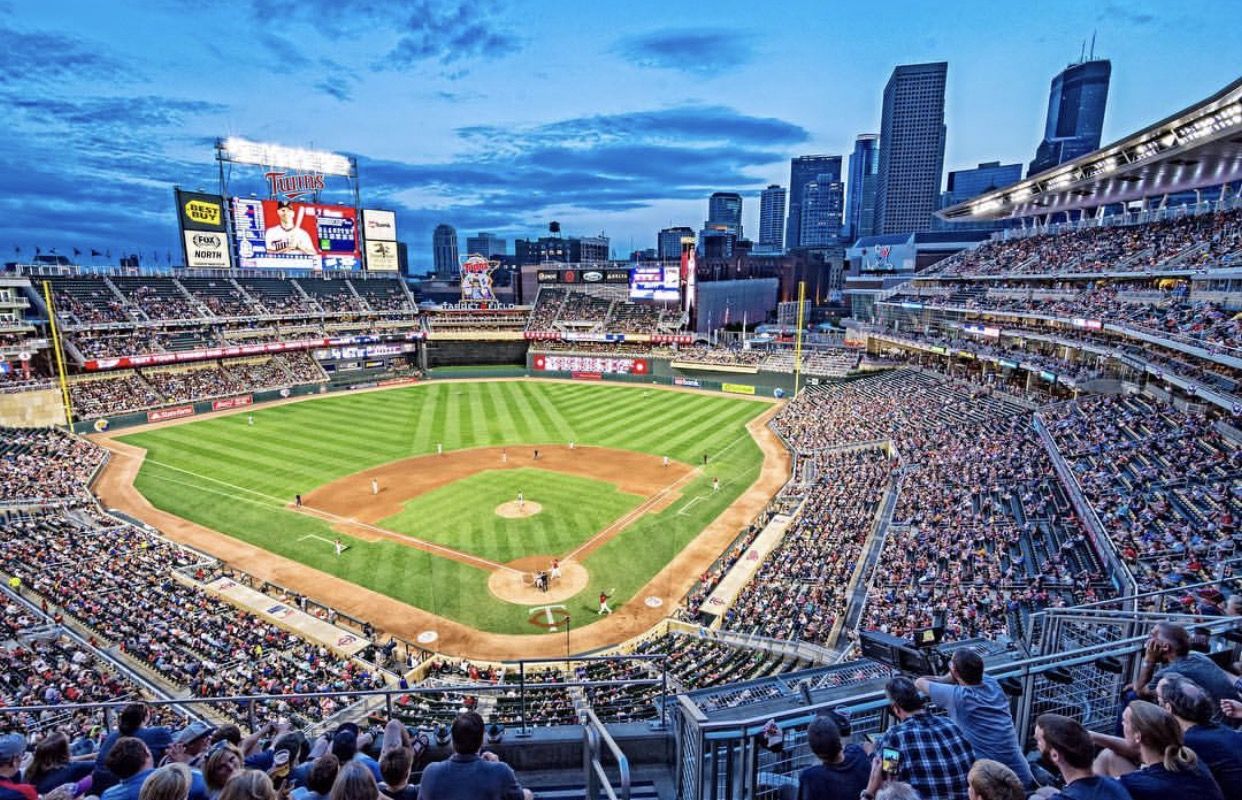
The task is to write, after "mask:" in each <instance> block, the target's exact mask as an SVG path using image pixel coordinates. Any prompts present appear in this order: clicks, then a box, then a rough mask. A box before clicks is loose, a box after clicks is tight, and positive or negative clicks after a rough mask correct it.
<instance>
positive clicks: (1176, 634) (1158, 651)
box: [1132, 622, 1242, 706]
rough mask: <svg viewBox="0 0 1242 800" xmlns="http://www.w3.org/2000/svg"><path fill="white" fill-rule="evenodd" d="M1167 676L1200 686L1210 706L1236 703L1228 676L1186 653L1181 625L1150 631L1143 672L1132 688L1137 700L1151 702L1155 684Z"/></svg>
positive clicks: (1168, 624) (1187, 637)
mask: <svg viewBox="0 0 1242 800" xmlns="http://www.w3.org/2000/svg"><path fill="white" fill-rule="evenodd" d="M1170 672H1176V673H1177V674H1178V675H1181V676H1182V677H1185V678H1189V679H1190V680H1192V681H1194V682H1195V683H1196V684H1198V685H1199V686H1201V687H1202V688H1203V690H1204V691H1206V692H1207V693H1208V694H1209V695H1211V697H1212V701H1213V703H1212V704H1213V706H1217V705H1219V704H1220V701H1222V700H1238V699H1242V696H1239V694H1238V690H1237V689H1235V688H1234V686H1233V679H1232V678H1231V677H1230V675H1229V673H1227V672H1225V671H1224V670H1223V669H1221V668H1220V667H1218V666H1216V664H1215V663H1213V661H1212V659H1210V658H1208V657H1207V656H1205V655H1203V654H1202V653H1192V652H1191V651H1190V634H1189V633H1187V631H1186V629H1185V628H1183V627H1182V626H1181V625H1178V624H1176V623H1173V622H1160V623H1157V624H1156V627H1155V628H1153V629H1152V631H1151V637H1150V638H1149V639H1148V640H1147V649H1146V651H1145V652H1144V655H1143V668H1142V669H1141V670H1140V671H1139V677H1138V680H1136V681H1135V682H1134V683H1133V684H1132V688H1133V689H1134V691H1135V692H1136V693H1137V694H1138V696H1139V697H1141V698H1144V699H1154V698H1155V696H1156V683H1157V681H1159V680H1160V679H1161V678H1163V677H1164V676H1165V675H1167V674H1168V673H1170Z"/></svg>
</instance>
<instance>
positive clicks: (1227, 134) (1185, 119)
mask: <svg viewBox="0 0 1242 800" xmlns="http://www.w3.org/2000/svg"><path fill="white" fill-rule="evenodd" d="M1240 180H1242V78H1240V79H1238V80H1236V81H1234V82H1233V83H1231V84H1229V85H1228V86H1226V87H1225V88H1224V89H1222V90H1221V91H1219V92H1217V93H1216V94H1214V95H1212V96H1211V97H1209V98H1207V99H1206V100H1203V101H1202V102H1199V103H1195V104H1194V105H1193V106H1191V107H1190V108H1187V109H1185V110H1184V111H1180V112H1178V113H1176V114H1174V115H1173V116H1171V117H1168V118H1167V119H1163V120H1161V121H1160V122H1157V123H1156V124H1154V125H1151V126H1149V127H1147V128H1144V129H1143V130H1141V131H1139V132H1137V133H1134V134H1131V135H1130V136H1127V137H1125V138H1124V139H1121V140H1120V141H1117V142H1114V143H1112V144H1110V145H1108V146H1106V147H1102V148H1100V149H1099V150H1096V151H1095V152H1094V153H1088V154H1087V155H1085V156H1082V157H1080V158H1076V159H1074V160H1073V161H1067V162H1065V163H1064V164H1059V165H1058V166H1055V167H1053V168H1052V169H1048V170H1045V171H1043V172H1041V173H1039V174H1038V175H1033V176H1031V177H1029V178H1027V179H1026V180H1023V181H1019V182H1018V183H1015V184H1012V185H1010V186H1006V187H1005V188H1003V189H997V190H995V191H992V192H987V193H986V194H981V195H979V196H978V197H973V198H971V199H970V200H967V201H965V202H962V203H958V204H957V205H953V206H949V207H947V208H944V209H941V210H940V211H937V212H936V213H937V214H938V215H939V216H940V218H941V219H944V220H948V221H950V222H953V221H957V222H967V221H971V222H977V221H980V220H994V219H1021V218H1023V217H1033V216H1042V215H1045V214H1055V213H1058V212H1069V211H1077V210H1080V209H1095V208H1098V207H1099V206H1103V205H1108V204H1111V203H1124V202H1129V201H1132V200H1142V199H1143V198H1158V197H1161V196H1163V195H1166V194H1172V193H1174V192H1182V191H1187V190H1193V189H1202V188H1205V187H1209V186H1219V185H1220V184H1222V183H1228V182H1233V181H1240Z"/></svg>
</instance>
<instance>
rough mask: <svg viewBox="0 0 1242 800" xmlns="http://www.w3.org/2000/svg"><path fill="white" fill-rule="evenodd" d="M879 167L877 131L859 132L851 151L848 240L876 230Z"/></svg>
mask: <svg viewBox="0 0 1242 800" xmlns="http://www.w3.org/2000/svg"><path fill="white" fill-rule="evenodd" d="M879 171H880V134H878V133H860V134H859V135H858V138H857V139H855V140H854V152H853V153H852V154H851V155H850V177H849V183H848V184H847V185H846V189H847V190H849V199H848V200H847V201H846V204H845V237H844V238H846V239H849V240H850V241H851V242H852V241H854V240H856V239H858V238H859V237H860V236H870V235H871V234H873V233H875V178H876V173H878V172H879Z"/></svg>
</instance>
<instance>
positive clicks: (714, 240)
mask: <svg viewBox="0 0 1242 800" xmlns="http://www.w3.org/2000/svg"><path fill="white" fill-rule="evenodd" d="M741 238H742V196H741V195H740V194H738V193H737V192H715V193H713V194H712V196H711V197H709V198H708V199H707V220H706V221H704V223H703V230H701V231H699V254H700V255H703V256H709V257H716V258H727V257H729V256H731V255H733V250H734V247H735V245H736V244H737V242H738V241H739V240H740V239H741Z"/></svg>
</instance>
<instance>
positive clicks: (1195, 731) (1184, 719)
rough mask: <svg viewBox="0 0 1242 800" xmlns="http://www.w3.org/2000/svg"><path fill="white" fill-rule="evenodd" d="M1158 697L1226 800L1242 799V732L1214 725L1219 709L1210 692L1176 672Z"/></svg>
mask: <svg viewBox="0 0 1242 800" xmlns="http://www.w3.org/2000/svg"><path fill="white" fill-rule="evenodd" d="M1156 697H1157V699H1158V700H1159V702H1160V706H1161V707H1162V708H1163V709H1164V710H1165V711H1168V712H1169V713H1170V714H1172V715H1173V718H1174V719H1176V720H1177V724H1178V725H1179V726H1181V729H1182V735H1183V736H1184V737H1185V739H1186V746H1187V747H1189V748H1190V749H1191V750H1194V751H1195V755H1197V756H1198V757H1199V760H1200V761H1202V762H1203V763H1204V764H1206V765H1207V768H1208V770H1210V771H1211V773H1212V777H1214V778H1216V782H1217V783H1218V784H1220V788H1221V791H1222V792H1223V793H1224V795H1225V800H1242V733H1239V732H1238V731H1235V730H1230V729H1229V728H1226V727H1225V726H1223V725H1218V724H1216V723H1215V722H1213V721H1212V718H1213V717H1214V716H1215V712H1216V706H1215V705H1214V704H1213V703H1212V700H1211V698H1210V697H1208V694H1207V692H1205V691H1203V687H1201V686H1199V685H1198V684H1197V683H1195V682H1194V681H1192V680H1190V679H1189V678H1185V677H1183V676H1181V675H1179V674H1177V673H1176V672H1166V673H1165V674H1164V677H1163V678H1161V679H1160V682H1159V683H1158V684H1156Z"/></svg>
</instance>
